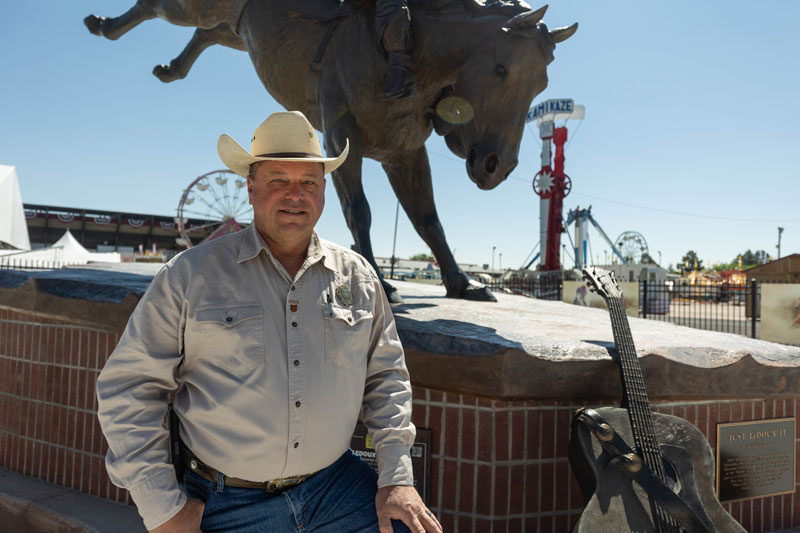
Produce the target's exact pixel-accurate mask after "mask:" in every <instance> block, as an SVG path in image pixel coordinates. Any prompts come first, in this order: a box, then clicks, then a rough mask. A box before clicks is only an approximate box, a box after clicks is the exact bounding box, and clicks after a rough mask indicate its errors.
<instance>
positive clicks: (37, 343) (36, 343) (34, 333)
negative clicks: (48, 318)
mask: <svg viewBox="0 0 800 533" xmlns="http://www.w3.org/2000/svg"><path fill="white" fill-rule="evenodd" d="M41 336H42V327H41V326H39V325H36V326H34V327H32V328H31V360H32V361H39V360H41V355H42V340H41Z"/></svg>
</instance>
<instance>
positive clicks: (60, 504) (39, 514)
mask: <svg viewBox="0 0 800 533" xmlns="http://www.w3.org/2000/svg"><path fill="white" fill-rule="evenodd" d="M0 524H2V526H0V529H2V530H3V531H20V532H22V531H24V532H26V533H40V532H41V533H53V532H57V533H95V532H96V533H105V532H108V533H111V532H113V533H145V532H146V531H147V530H146V529H145V527H144V524H143V523H142V519H141V518H140V517H139V514H138V513H137V512H136V508H134V507H131V506H128V505H120V504H116V503H111V502H108V501H104V500H101V499H99V498H95V497H94V496H87V495H86V494H81V493H79V492H74V491H71V490H68V489H65V488H62V487H58V486H56V485H51V484H50V483H45V482H43V481H38V480H36V479H32V478H29V477H27V476H23V475H20V474H16V473H14V472H10V471H8V470H4V469H0Z"/></svg>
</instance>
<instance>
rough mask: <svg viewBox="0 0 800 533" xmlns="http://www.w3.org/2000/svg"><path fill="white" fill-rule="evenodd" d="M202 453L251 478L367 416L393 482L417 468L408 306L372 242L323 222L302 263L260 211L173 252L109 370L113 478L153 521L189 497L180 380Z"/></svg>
mask: <svg viewBox="0 0 800 533" xmlns="http://www.w3.org/2000/svg"><path fill="white" fill-rule="evenodd" d="M175 390H177V393H176V394H175V398H174V401H173V403H174V406H175V411H176V413H177V414H178V415H179V417H180V420H181V438H182V439H183V441H184V443H185V444H186V446H188V447H189V449H190V450H192V452H194V454H195V455H197V457H198V458H199V459H200V460H201V461H203V462H205V463H206V464H208V465H210V466H212V467H213V468H215V469H217V470H219V471H221V472H223V473H224V474H226V475H228V476H233V477H238V478H242V479H247V480H251V481H266V480H269V479H275V478H281V477H287V476H293V475H301V474H308V473H311V472H316V471H318V470H320V469H322V468H325V467H326V466H328V465H330V464H331V463H333V462H334V461H335V460H336V459H337V458H338V457H339V456H340V455H341V454H342V453H344V451H346V450H347V448H348V447H349V445H350V439H351V437H352V434H353V430H354V427H355V424H356V422H357V420H358V419H359V417H360V418H361V420H362V421H363V423H364V424H365V425H366V426H367V429H368V430H369V432H370V435H371V438H372V444H373V446H374V448H375V451H376V455H377V459H378V470H379V479H378V486H379V487H383V486H387V485H410V484H412V483H413V479H412V473H411V459H410V456H409V449H410V446H411V444H413V440H414V435H415V429H414V426H413V425H412V424H411V421H410V418H411V386H410V384H409V379H408V371H407V370H406V366H405V359H404V356H403V349H402V346H401V345H400V341H399V338H398V336H397V330H396V328H395V322H394V316H393V315H392V312H391V308H390V306H389V303H388V300H387V299H386V296H385V294H384V292H383V289H382V287H381V283H380V281H379V279H378V277H377V275H376V274H375V271H374V270H373V269H372V268H371V266H370V265H369V264H368V263H367V261H366V260H365V259H364V258H363V257H361V256H360V255H358V254H356V253H355V252H352V251H350V250H347V249H346V248H342V247H340V246H337V245H334V244H332V243H330V242H327V241H325V240H322V239H320V238H319V237H318V235H317V234H316V232H315V233H314V234H313V235H312V237H311V242H310V244H309V247H308V252H307V257H306V260H305V262H304V263H303V265H302V266H301V268H300V270H299V271H298V272H297V274H296V275H295V277H294V279H292V278H291V277H290V276H289V274H288V273H287V271H286V269H284V267H283V266H282V265H281V264H280V263H279V262H278V261H277V260H276V259H275V258H274V257H273V256H272V254H271V253H270V250H269V248H268V246H267V245H266V244H265V243H264V240H263V239H262V238H261V235H260V234H259V233H258V231H257V230H256V228H255V224H251V225H250V226H249V227H248V228H247V229H245V230H243V231H240V232H238V233H235V234H232V235H227V236H224V237H220V238H218V239H215V240H213V241H210V242H209V243H207V244H204V245H200V246H197V247H194V248H191V249H189V250H187V251H185V252H183V253H181V254H180V255H178V256H176V257H175V258H174V259H173V260H172V261H170V262H169V263H167V265H166V266H165V268H163V269H162V270H161V271H160V272H159V273H158V274H157V275H156V277H155V278H154V279H153V281H152V283H151V285H150V287H149V288H148V290H147V292H146V293H145V295H144V296H143V297H142V300H141V301H140V302H139V305H138V306H137V307H136V309H135V311H134V312H133V314H132V315H131V318H130V320H129V322H128V325H127V327H126V329H125V332H124V333H123V335H122V338H121V339H120V342H119V344H118V345H117V347H116V349H115V350H114V352H113V353H112V354H111V356H110V357H109V360H108V362H107V363H106V365H105V368H104V369H103V371H102V372H101V374H100V377H99V378H98V382H97V394H98V398H99V409H98V416H99V418H100V424H101V426H102V428H103V432H104V433H105V435H106V438H107V440H108V444H109V451H108V454H107V456H106V465H107V469H108V473H109V475H110V477H111V480H112V481H113V482H114V483H115V484H117V485H119V486H122V487H125V488H127V489H128V490H129V491H130V493H131V496H132V498H133V500H134V502H135V503H136V504H137V507H138V509H139V513H140V514H141V515H142V518H143V519H144V522H145V526H146V527H147V528H148V529H153V528H154V527H156V526H158V525H160V524H162V523H163V522H165V521H167V520H168V519H169V518H171V517H172V516H174V514H175V513H177V512H178V511H179V510H180V508H181V507H182V506H183V504H184V502H185V496H184V495H183V493H182V492H181V491H180V489H179V487H178V484H177V481H176V479H175V472H174V469H173V466H172V465H171V464H170V462H169V455H168V432H167V428H166V426H165V423H164V415H165V413H166V406H167V402H168V399H169V396H170V394H171V393H172V392H173V391H175Z"/></svg>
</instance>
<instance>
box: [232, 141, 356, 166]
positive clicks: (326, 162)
mask: <svg viewBox="0 0 800 533" xmlns="http://www.w3.org/2000/svg"><path fill="white" fill-rule="evenodd" d="M349 152H350V140H349V139H347V140H346V141H345V145H344V150H342V153H341V154H339V156H338V157H316V156H305V157H255V156H253V155H251V154H250V152H248V151H247V150H245V149H244V148H242V147H241V146H240V145H239V143H237V142H236V141H234V140H233V138H231V136H230V135H226V134H224V133H223V134H222V135H220V136H219V140H218V141H217V153H218V154H219V158H220V159H221V160H222V162H223V163H224V164H225V166H226V167H228V168H229V169H231V170H232V171H234V172H236V173H237V174H239V175H240V176H248V175H249V174H250V165H252V164H253V163H258V162H259V161H301V162H310V163H322V165H323V167H324V170H323V173H324V174H327V173H329V172H333V171H334V170H336V169H337V168H339V167H340V166H341V164H342V163H344V160H345V159H347V154H348V153H349Z"/></svg>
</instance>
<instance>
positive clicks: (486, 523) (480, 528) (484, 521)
mask: <svg viewBox="0 0 800 533" xmlns="http://www.w3.org/2000/svg"><path fill="white" fill-rule="evenodd" d="M459 531H461V530H459ZM468 531H469V530H468ZM475 531H477V532H478V533H488V532H491V531H492V521H491V520H489V519H488V518H476V519H475Z"/></svg>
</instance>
